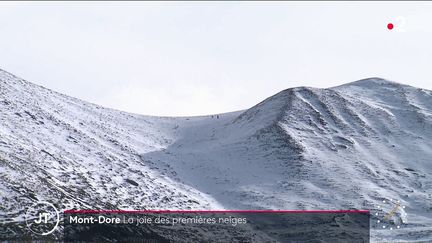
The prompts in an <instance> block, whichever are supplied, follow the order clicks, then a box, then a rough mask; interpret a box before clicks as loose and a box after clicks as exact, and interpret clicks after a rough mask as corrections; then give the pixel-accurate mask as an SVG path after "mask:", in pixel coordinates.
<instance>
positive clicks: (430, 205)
mask: <svg viewBox="0 0 432 243" xmlns="http://www.w3.org/2000/svg"><path fill="white" fill-rule="evenodd" d="M0 110H1V113H0V122H1V123H0V172H1V173H0V180H1V182H2V183H1V184H0V192H2V194H0V197H1V198H0V200H1V202H2V205H1V208H0V217H2V218H3V219H9V220H19V218H16V217H19V215H20V214H22V212H23V210H24V208H25V207H26V206H28V205H29V204H31V203H32V202H34V201H36V200H47V201H51V202H54V203H57V204H59V205H64V206H63V207H64V208H63V209H66V208H67V209H70V208H81V209H83V208H106V209H107V208H141V209H142V208H146V209H150V208H159V209H173V208H176V209H189V208H199V209H207V208H212V209H216V208H218V209H220V208H227V209H375V208H377V207H378V206H381V205H380V202H381V201H382V200H383V199H387V198H393V199H398V200H400V201H401V202H402V203H403V204H404V205H406V206H407V207H406V208H405V209H404V210H405V211H406V212H405V213H406V215H405V214H404V215H405V216H403V217H405V220H406V221H408V222H409V223H408V226H407V227H406V228H405V229H401V230H399V231H398V232H397V233H392V234H389V233H387V232H388V231H386V232H384V231H378V230H377V231H374V233H373V235H374V239H377V240H379V239H386V240H389V239H391V240H394V239H402V240H404V239H411V240H414V239H416V238H418V239H425V240H432V238H430V235H432V227H431V225H432V202H431V199H432V198H431V194H432V189H431V187H432V179H431V178H432V162H431V159H430V158H432V92H431V91H428V90H422V89H417V88H414V87H410V86H406V85H401V84H398V83H394V82H390V81H386V80H383V79H378V78H372V79H366V80H360V81H357V82H353V83H348V84H346V85H342V86H338V87H334V88H329V89H315V88H306V87H299V88H292V89H287V90H284V91H282V92H280V93H278V94H276V95H274V96H272V97H270V98H268V99H266V100H264V101H263V102H261V103H260V104H258V105H256V106H254V107H252V108H250V109H248V110H245V111H239V112H232V113H226V114H219V115H218V116H216V115H213V116H202V117H178V118H168V117H151V116H141V115H135V114H129V113H125V112H120V111H115V110H112V109H106V108H102V107H99V106H96V105H93V104H90V103H87V102H84V101H80V100H78V99H74V98H71V97H67V96H64V95H61V94H58V93H55V92H53V91H50V90H48V89H45V88H42V87H39V86H36V85H33V84H31V83H28V82H26V81H24V80H22V79H19V78H17V77H15V76H13V75H11V74H9V73H7V72H4V71H1V72H0ZM428 237H429V238H428Z"/></svg>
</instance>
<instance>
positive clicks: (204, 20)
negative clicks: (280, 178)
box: [0, 2, 432, 115]
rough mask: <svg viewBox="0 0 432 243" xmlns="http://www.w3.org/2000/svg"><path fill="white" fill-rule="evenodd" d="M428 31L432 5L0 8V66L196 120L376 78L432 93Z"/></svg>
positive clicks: (92, 97) (102, 99) (127, 105)
mask: <svg viewBox="0 0 432 243" xmlns="http://www.w3.org/2000/svg"><path fill="white" fill-rule="evenodd" d="M388 22H393V23H394V24H395V29H394V30H392V31H389V30H387V28H386V26H387V23H388ZM402 22H405V23H402ZM402 25H404V26H403V28H402ZM431 25H432V2H417V3H414V2H382V3H377V2H357V3H353V2H300V3H295V2H273V3H270V2H183V3H182V2H155V3H150V2H91V3H88V2H64V3H62V2H33V3H28V2H27V3H24V2H23V3H4V2H2V3H0V68H2V69H5V70H6V71H9V72H12V73H14V74H16V75H18V76H20V77H22V78H24V79H27V80H28V81H30V82H33V83H36V84H40V85H42V86H45V87H47V88H50V89H53V90H56V91H59V92H62V93H65V94H68V95H71V96H74V97H77V98H81V99H84V100H87V101H90V102H93V103H97V104H100V105H103V106H107V107H111V108H116V109H120V110H125V111H130V112H135V113H141V114H149V115H200V114H201V115H202V114H210V113H218V112H227V111H233V110H239V109H245V108H249V107H251V106H253V105H255V104H256V103H258V102H260V101H261V100H263V99H264V98H266V97H268V96H271V95H273V94H275V93H276V92H278V91H281V90H283V89H286V88H290V87H295V86H314V87H331V86H334V85H338V84H342V83H346V82H350V81H355V80H358V79H362V78H366V77H372V76H379V77H383V78H387V79H390V80H393V81H398V82H401V83H406V84H410V85H413V86H417V87H422V88H427V89H432V44H431V43H432V26H431Z"/></svg>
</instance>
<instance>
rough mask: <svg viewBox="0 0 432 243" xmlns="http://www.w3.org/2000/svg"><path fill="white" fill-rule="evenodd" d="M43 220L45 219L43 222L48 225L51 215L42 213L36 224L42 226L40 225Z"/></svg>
mask: <svg viewBox="0 0 432 243" xmlns="http://www.w3.org/2000/svg"><path fill="white" fill-rule="evenodd" d="M42 218H45V219H44V220H43V221H44V223H45V224H46V223H48V220H49V219H50V214H49V213H40V214H39V219H37V220H35V221H34V222H35V223H36V224H40V223H42Z"/></svg>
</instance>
